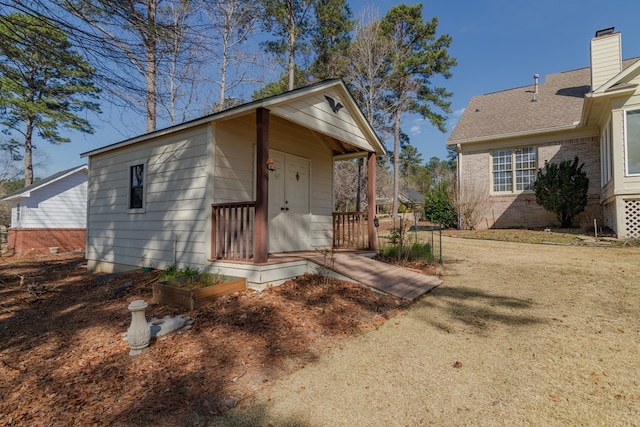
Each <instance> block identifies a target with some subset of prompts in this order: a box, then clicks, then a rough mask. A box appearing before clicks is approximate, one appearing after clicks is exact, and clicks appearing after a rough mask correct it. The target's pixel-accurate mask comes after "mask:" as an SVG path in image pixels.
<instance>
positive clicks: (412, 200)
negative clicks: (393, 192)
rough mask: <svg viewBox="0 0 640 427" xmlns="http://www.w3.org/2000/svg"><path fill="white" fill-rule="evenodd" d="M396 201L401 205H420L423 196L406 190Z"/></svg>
mask: <svg viewBox="0 0 640 427" xmlns="http://www.w3.org/2000/svg"><path fill="white" fill-rule="evenodd" d="M398 199H399V200H400V201H401V202H402V203H407V204H418V205H420V204H422V203H424V195H423V194H422V193H421V192H419V191H418V190H414V189H413V188H406V189H404V190H402V191H401V192H400V194H398Z"/></svg>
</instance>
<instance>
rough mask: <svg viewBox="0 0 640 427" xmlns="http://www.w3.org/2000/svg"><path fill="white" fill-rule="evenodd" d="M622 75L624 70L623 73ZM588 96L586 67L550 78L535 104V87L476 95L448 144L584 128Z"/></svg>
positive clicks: (588, 76) (634, 60) (589, 76)
mask: <svg viewBox="0 0 640 427" xmlns="http://www.w3.org/2000/svg"><path fill="white" fill-rule="evenodd" d="M636 61H637V58H635V59H629V60H625V61H623V64H622V66H623V70H625V69H627V68H628V67H630V65H631V64H633V63H634V62H636ZM623 74H625V71H623V72H622V73H620V75H623ZM614 80H615V79H612V82H613V81H614ZM605 86H606V85H605ZM608 87H610V86H608ZM589 93H591V73H590V68H589V67H586V68H580V69H577V70H571V71H565V72H562V73H557V74H550V75H548V76H547V79H546V81H545V82H544V83H540V84H539V86H538V94H537V95H536V101H532V99H533V96H534V85H533V84H532V85H529V86H522V87H519V88H515V89H508V90H504V91H501V92H494V93H489V94H486V95H480V96H475V97H473V98H471V100H470V101H469V104H468V105H467V107H466V109H465V111H464V113H463V115H462V117H461V118H460V121H459V122H458V124H457V125H456V127H455V129H454V130H453V132H452V133H451V135H450V136H449V139H448V140H447V144H448V145H453V144H462V143H468V142H476V141H483V140H487V139H497V138H508V137H516V136H521V135H527V134H533V133H544V132H553V131H558V130H568V129H574V128H577V127H579V126H581V119H582V113H583V103H584V99H585V96H587V95H588V94H589Z"/></svg>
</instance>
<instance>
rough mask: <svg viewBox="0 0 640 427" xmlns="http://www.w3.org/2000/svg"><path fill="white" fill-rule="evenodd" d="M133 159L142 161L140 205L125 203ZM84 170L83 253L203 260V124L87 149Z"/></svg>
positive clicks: (114, 259)
mask: <svg viewBox="0 0 640 427" xmlns="http://www.w3.org/2000/svg"><path fill="white" fill-rule="evenodd" d="M136 161H146V182H145V183H144V185H145V190H144V191H145V205H144V212H143V213H133V212H131V211H129V209H128V185H129V181H128V178H129V166H130V165H131V164H132V162H133V163H135V162H136ZM90 170H91V176H90V180H89V205H88V206H89V227H88V230H87V259H88V260H90V261H96V262H99V261H102V262H108V263H115V264H122V265H130V266H151V267H156V268H164V267H166V266H167V265H170V264H172V263H173V262H174V257H175V261H176V262H177V263H178V264H204V263H205V262H206V257H207V255H206V253H205V250H204V248H205V246H206V245H205V242H206V240H207V236H206V231H205V230H206V227H207V221H208V220H209V211H208V209H206V201H207V199H206V196H207V191H206V187H207V175H206V171H207V127H206V126H199V127H196V128H192V129H189V130H186V131H184V132H179V133H176V134H170V135H166V136H164V137H160V138H157V139H154V140H150V141H147V142H144V143H140V144H135V145H131V146H128V147H125V148H123V149H119V150H114V151H111V152H108V153H103V154H98V155H95V156H92V157H91V159H90ZM174 246H175V247H174Z"/></svg>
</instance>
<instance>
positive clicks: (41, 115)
mask: <svg viewBox="0 0 640 427" xmlns="http://www.w3.org/2000/svg"><path fill="white" fill-rule="evenodd" d="M93 78H94V69H93V67H91V66H90V64H89V63H88V62H87V61H86V60H85V59H84V58H83V57H82V56H81V55H79V54H78V53H77V52H75V51H74V50H73V49H72V48H71V44H70V43H69V42H68V40H67V35H66V34H65V33H64V32H63V31H61V30H60V29H58V28H57V27H55V26H54V25H52V24H51V23H50V22H48V21H45V20H43V19H41V18H34V17H32V16H30V15H25V14H18V13H14V14H10V15H7V16H5V17H3V19H1V20H0V111H2V112H3V113H2V115H1V116H0V123H1V124H2V125H4V126H5V130H4V131H5V132H6V133H10V132H11V131H15V132H18V133H20V134H21V135H22V137H23V138H24V141H18V140H16V139H15V138H13V139H12V141H11V143H12V144H21V145H22V146H23V147H24V155H23V158H24V184H25V186H27V185H30V184H32V183H33V158H32V153H33V137H34V132H35V133H37V135H38V136H40V137H41V138H42V139H44V140H46V141H49V142H51V143H53V144H60V143H64V142H69V138H66V137H63V136H61V135H60V133H59V128H60V127H64V128H68V129H73V130H77V131H80V132H84V133H93V127H92V126H91V124H90V123H89V122H88V121H87V120H86V119H85V118H83V117H81V116H79V115H78V113H80V112H82V111H84V110H89V111H94V112H99V106H98V104H97V103H96V102H94V101H92V100H91V99H96V98H97V93H98V92H99V90H98V89H97V88H96V87H95V86H94V83H93Z"/></svg>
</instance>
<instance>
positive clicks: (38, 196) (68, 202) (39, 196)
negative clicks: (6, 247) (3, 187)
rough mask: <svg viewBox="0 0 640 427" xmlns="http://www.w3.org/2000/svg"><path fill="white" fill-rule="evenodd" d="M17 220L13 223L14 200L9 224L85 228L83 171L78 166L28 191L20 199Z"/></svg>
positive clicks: (84, 172) (85, 198)
mask: <svg viewBox="0 0 640 427" xmlns="http://www.w3.org/2000/svg"><path fill="white" fill-rule="evenodd" d="M19 203H20V206H21V208H20V209H21V213H20V216H21V220H20V223H19V224H18V223H16V204H17V203H16V202H14V203H13V204H12V212H11V214H12V217H11V220H12V226H14V227H16V226H17V227H21V228H85V227H86V217H87V216H86V215H87V172H86V170H81V171H78V172H75V173H73V174H71V175H68V176H66V177H64V178H61V179H59V180H58V181H54V182H51V183H49V184H47V185H45V186H43V187H41V188H38V189H36V190H34V191H32V192H31V195H30V197H28V198H26V199H22V200H21V201H20V202H19Z"/></svg>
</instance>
